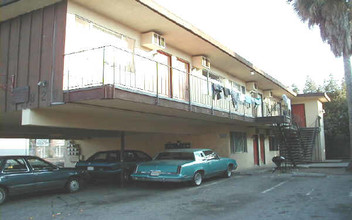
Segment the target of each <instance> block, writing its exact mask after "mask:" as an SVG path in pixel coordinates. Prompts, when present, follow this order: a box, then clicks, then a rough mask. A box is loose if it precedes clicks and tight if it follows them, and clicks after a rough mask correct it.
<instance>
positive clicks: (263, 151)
mask: <svg viewBox="0 0 352 220" xmlns="http://www.w3.org/2000/svg"><path fill="white" fill-rule="evenodd" d="M264 140H265V137H264V135H262V134H261V135H260V159H261V160H262V163H263V164H265V145H264Z"/></svg>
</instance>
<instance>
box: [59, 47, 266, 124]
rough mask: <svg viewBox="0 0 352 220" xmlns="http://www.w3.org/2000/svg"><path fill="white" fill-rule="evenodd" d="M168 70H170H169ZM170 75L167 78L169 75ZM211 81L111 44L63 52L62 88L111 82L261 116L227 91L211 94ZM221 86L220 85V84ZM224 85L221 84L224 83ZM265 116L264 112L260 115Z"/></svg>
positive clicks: (208, 106)
mask: <svg viewBox="0 0 352 220" xmlns="http://www.w3.org/2000/svg"><path fill="white" fill-rule="evenodd" d="M170 72H172V74H170ZM170 76H171V77H172V79H170V78H169V77H170ZM212 83H216V84H221V83H220V82H218V81H216V80H213V79H211V78H209V77H207V76H204V75H201V74H193V73H187V72H185V71H183V70H180V69H177V68H175V67H171V66H169V65H165V64H162V63H159V62H157V61H155V60H154V59H153V58H148V57H145V56H141V55H139V54H135V53H132V52H131V51H128V50H124V49H121V48H117V47H114V46H103V47H98V48H93V49H89V50H82V51H78V52H74V53H69V54H66V55H65V67H64V85H63V89H64V91H72V90H77V89H84V88H92V87H96V86H102V85H114V86H115V88H119V89H123V90H128V91H132V92H136V93H142V94H145V95H150V96H154V97H157V98H158V99H159V98H164V99H171V100H174V101H179V102H184V103H187V104H189V105H190V106H191V105H197V106H201V107H206V108H209V109H212V110H218V111H222V112H228V113H229V116H231V114H237V115H242V116H248V117H263V115H262V112H261V106H257V108H255V107H254V105H252V104H250V105H248V104H245V103H244V102H238V103H237V105H235V106H234V105H233V103H232V99H231V95H229V96H228V97H222V98H221V99H219V100H217V99H216V98H215V99H214V98H213V90H212ZM222 86H224V85H222ZM224 87H225V86H224ZM264 116H265V115H264Z"/></svg>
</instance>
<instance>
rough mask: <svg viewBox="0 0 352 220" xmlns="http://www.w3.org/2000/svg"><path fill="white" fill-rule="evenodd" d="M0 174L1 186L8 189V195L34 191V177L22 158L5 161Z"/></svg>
mask: <svg viewBox="0 0 352 220" xmlns="http://www.w3.org/2000/svg"><path fill="white" fill-rule="evenodd" d="M1 173H2V174H1V184H2V185H5V186H7V187H8V189H9V192H10V194H18V193H24V192H31V191H34V190H35V189H36V187H35V180H34V175H33V173H32V171H31V170H30V169H29V167H28V166H27V164H26V162H25V160H24V159H23V158H11V159H6V161H4V165H3V166H2V169H1Z"/></svg>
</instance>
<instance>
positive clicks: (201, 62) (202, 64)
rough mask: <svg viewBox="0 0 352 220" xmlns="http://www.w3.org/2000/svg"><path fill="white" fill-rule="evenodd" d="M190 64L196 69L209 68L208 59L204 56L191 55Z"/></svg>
mask: <svg viewBox="0 0 352 220" xmlns="http://www.w3.org/2000/svg"><path fill="white" fill-rule="evenodd" d="M192 64H193V66H194V67H196V68H198V69H210V60H209V58H208V57H206V56H194V57H192Z"/></svg>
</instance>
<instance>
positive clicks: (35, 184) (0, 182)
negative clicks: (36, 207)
mask: <svg viewBox="0 0 352 220" xmlns="http://www.w3.org/2000/svg"><path fill="white" fill-rule="evenodd" d="M82 175H83V172H82V171H79V170H76V169H74V168H58V167H56V166H55V165H53V164H51V163H49V162H47V161H45V160H43V159H41V158H39V157H35V156H0V204H1V203H3V202H4V201H5V200H6V198H7V196H8V195H15V194H22V193H29V192H35V191H44V190H52V189H60V188H62V189H66V190H67V191H68V192H76V191H78V190H79V188H80V178H81V177H82Z"/></svg>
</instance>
